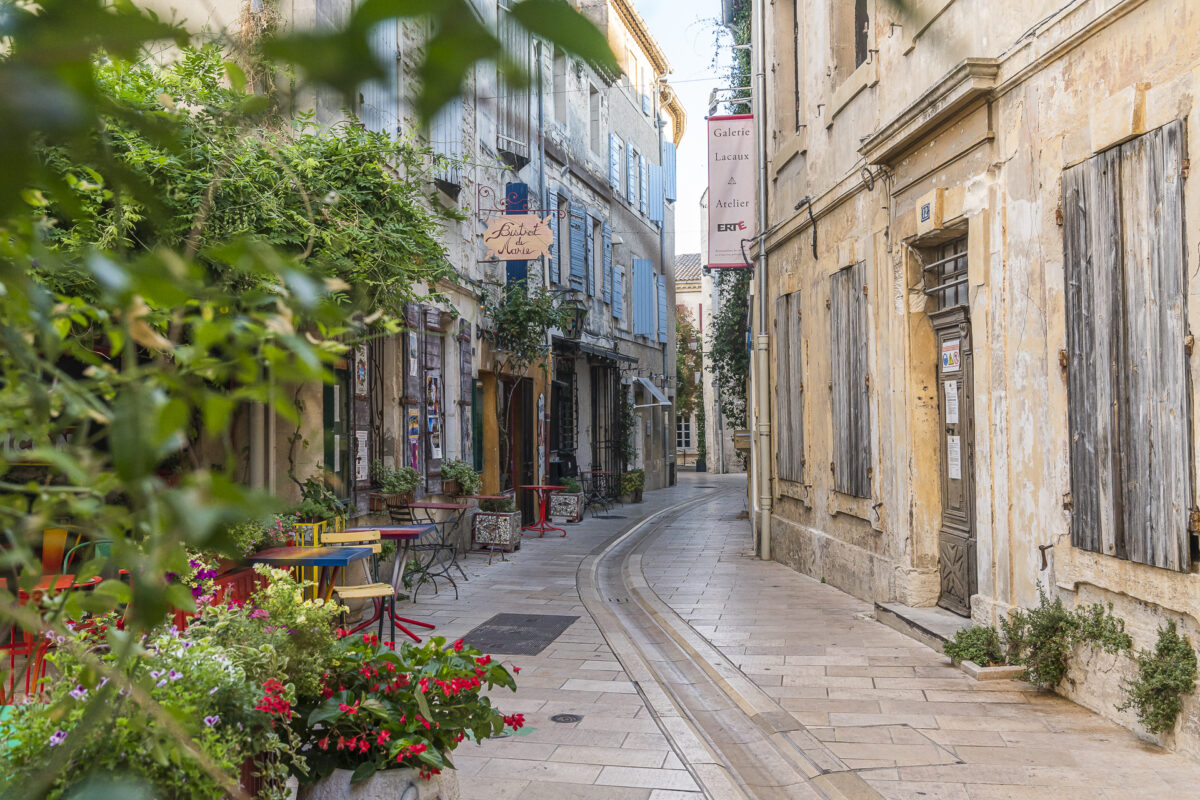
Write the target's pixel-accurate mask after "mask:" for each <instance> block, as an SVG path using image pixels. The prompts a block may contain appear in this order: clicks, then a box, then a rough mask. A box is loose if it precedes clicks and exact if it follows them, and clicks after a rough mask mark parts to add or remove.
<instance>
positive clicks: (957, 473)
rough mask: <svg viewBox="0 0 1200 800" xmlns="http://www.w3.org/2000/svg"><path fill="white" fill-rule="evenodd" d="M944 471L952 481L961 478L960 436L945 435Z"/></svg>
mask: <svg viewBox="0 0 1200 800" xmlns="http://www.w3.org/2000/svg"><path fill="white" fill-rule="evenodd" d="M946 472H947V474H949V476H950V480H952V481H961V480H962V438H961V437H958V436H947V437H946Z"/></svg>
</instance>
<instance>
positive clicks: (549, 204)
mask: <svg viewBox="0 0 1200 800" xmlns="http://www.w3.org/2000/svg"><path fill="white" fill-rule="evenodd" d="M546 211H547V213H548V214H549V215H550V231H551V233H552V235H553V238H552V239H551V240H550V255H549V256H548V257H547V259H546V260H547V262H548V266H549V267H550V282H551V283H558V262H559V261H560V259H559V258H558V249H559V242H558V237H559V235H560V234H559V232H558V230H559V229H558V192H556V191H554V190H553V189H547V190H546ZM539 216H540V215H539Z"/></svg>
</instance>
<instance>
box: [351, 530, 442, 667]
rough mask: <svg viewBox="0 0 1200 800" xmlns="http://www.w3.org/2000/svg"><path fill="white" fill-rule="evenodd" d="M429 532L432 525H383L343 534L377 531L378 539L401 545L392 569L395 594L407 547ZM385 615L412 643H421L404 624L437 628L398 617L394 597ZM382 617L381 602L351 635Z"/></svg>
mask: <svg viewBox="0 0 1200 800" xmlns="http://www.w3.org/2000/svg"><path fill="white" fill-rule="evenodd" d="M431 530H435V526H434V525H385V526H382V527H379V528H347V529H346V530H345V531H344V532H345V533H362V532H363V531H379V537H380V538H381V539H390V540H392V541H396V542H402V543H403V544H402V545H401V550H400V552H399V553H397V554H396V564H395V566H393V567H392V588H393V589H395V590H396V591H397V592H399V591H400V583H401V581H402V580H403V578H404V568H403V567H402V566H401V565H402V564H405V563H407V562H408V546H409V544H411V543H412V542H414V541H416V540H417V539H420V538H421V537H422V536H423V535H425V534H426V533H428V532H429V531H431ZM387 613H388V616H390V617H391V618H392V624H393V625H395V626H396V627H397V628H399V629H400V630H402V631H404V632H405V633H406V634H408V635H409V637H411V638H412V640H413V641H414V642H418V643H419V642H420V641H421V637H420V636H417V635H416V634H415V633H413V632H412V631H410V630H409V629H408V628H406V627H405V624H406V623H407V624H408V625H419V626H420V627H422V628H429V629H430V630H433V629H434V628H436V627H437V626H436V625H433V624H432V623H429V622H421V621H420V620H416V619H409V618H408V617H401V616H400V615H398V614H397V613H396V596H395V595H392V598H391V602H390V603H389V604H388V612H387ZM382 615H383V602H382V601H381V602H379V603H378V604H377V605H376V606H375V614H374V616H372V617H371V618H370V619H368V620H364V621H363V622H361V623H360V624H358V625H355V626H354V627H353V628H351V629H350V631H351V633H353V632H355V631H360V630H362V629H363V628H366V627H368V626H370V625H372V624H374V623H376V622H378V621H379V618H380V616H382Z"/></svg>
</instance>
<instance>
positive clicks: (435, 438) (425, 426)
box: [421, 308, 446, 494]
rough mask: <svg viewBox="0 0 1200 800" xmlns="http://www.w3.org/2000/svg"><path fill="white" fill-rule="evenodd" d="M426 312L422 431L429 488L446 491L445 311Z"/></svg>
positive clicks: (427, 309)
mask: <svg viewBox="0 0 1200 800" xmlns="http://www.w3.org/2000/svg"><path fill="white" fill-rule="evenodd" d="M424 312H425V356H424V358H425V363H424V366H425V380H424V385H423V386H422V391H421V404H422V409H421V411H422V419H421V432H422V434H423V435H424V436H425V488H426V489H427V490H428V491H429V493H430V494H439V493H440V492H441V491H442V458H443V457H444V456H445V452H446V412H445V408H446V387H445V384H444V383H443V377H442V341H443V339H444V338H445V337H444V336H443V335H442V331H441V330H440V323H441V312H440V311H438V310H437V309H436V308H426V309H424Z"/></svg>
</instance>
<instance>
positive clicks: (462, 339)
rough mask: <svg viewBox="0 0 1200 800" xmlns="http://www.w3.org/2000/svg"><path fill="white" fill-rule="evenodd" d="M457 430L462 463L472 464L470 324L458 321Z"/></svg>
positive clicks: (465, 321)
mask: <svg viewBox="0 0 1200 800" xmlns="http://www.w3.org/2000/svg"><path fill="white" fill-rule="evenodd" d="M457 340H458V430H459V436H460V437H461V438H460V439H459V442H460V444H459V450H460V453H461V457H462V460H463V461H466V462H467V463H468V464H471V463H474V461H475V453H474V447H473V444H474V439H475V435H474V434H475V432H474V428H473V425H474V405H475V402H474V401H475V376H474V375H473V374H472V364H471V360H472V359H471V352H472V350H473V348H472V346H471V323H470V322H468V321H467V320H465V319H462V320H459V321H458V336H457Z"/></svg>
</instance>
